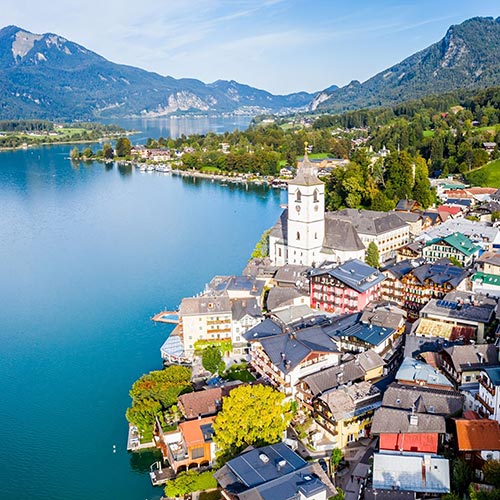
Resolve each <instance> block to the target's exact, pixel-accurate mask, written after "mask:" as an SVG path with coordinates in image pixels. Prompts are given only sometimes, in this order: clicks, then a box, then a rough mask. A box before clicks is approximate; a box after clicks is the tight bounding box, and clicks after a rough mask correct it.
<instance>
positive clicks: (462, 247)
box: [426, 233, 480, 257]
mask: <svg viewBox="0 0 500 500" xmlns="http://www.w3.org/2000/svg"><path fill="white" fill-rule="evenodd" d="M440 242H445V243H447V244H448V245H450V246H452V247H453V248H456V249H457V250H458V251H460V252H461V253H463V254H464V255H465V256H466V257H469V256H471V255H473V254H474V253H476V252H477V251H479V250H480V248H479V247H478V246H476V245H474V243H472V241H471V240H470V239H469V238H467V236H464V235H463V234H462V233H453V234H449V235H448V236H446V237H445V238H435V239H433V240H431V241H429V242H427V244H426V246H430V245H435V244H439V243H440Z"/></svg>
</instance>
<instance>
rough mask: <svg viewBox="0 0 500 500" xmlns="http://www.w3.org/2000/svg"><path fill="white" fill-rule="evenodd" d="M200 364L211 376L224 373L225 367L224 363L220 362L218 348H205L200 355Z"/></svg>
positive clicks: (220, 357)
mask: <svg viewBox="0 0 500 500" xmlns="http://www.w3.org/2000/svg"><path fill="white" fill-rule="evenodd" d="M201 364H202V365H203V368H205V370H208V371H209V372H210V373H212V374H213V373H215V372H220V371H224V368H225V365H224V361H222V353H221V351H220V348H219V347H218V346H216V345H209V346H208V347H205V349H203V353H202V355H201Z"/></svg>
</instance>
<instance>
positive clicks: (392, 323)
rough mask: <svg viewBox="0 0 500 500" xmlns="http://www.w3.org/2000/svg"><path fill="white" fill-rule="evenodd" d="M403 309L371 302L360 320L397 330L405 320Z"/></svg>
mask: <svg viewBox="0 0 500 500" xmlns="http://www.w3.org/2000/svg"><path fill="white" fill-rule="evenodd" d="M405 317H406V314H405V312H404V311H403V310H401V309H398V308H396V307H391V306H383V305H377V304H376V303H373V302H372V303H371V304H369V305H368V306H367V307H366V308H365V309H364V310H363V312H362V314H361V319H360V321H361V322H362V323H365V324H369V325H374V326H380V327H383V328H391V329H393V330H397V329H398V328H400V327H401V326H402V325H403V324H404V322H405Z"/></svg>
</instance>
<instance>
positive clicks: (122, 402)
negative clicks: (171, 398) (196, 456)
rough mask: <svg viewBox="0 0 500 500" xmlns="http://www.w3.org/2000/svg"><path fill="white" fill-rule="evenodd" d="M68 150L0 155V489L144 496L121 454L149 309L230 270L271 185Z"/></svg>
mask: <svg viewBox="0 0 500 500" xmlns="http://www.w3.org/2000/svg"><path fill="white" fill-rule="evenodd" d="M228 128H229V129H230V127H228ZM195 131H196V130H195ZM202 131H206V130H203V129H202ZM184 133H185V132H184ZM151 135H153V136H154V135H157V134H151ZM134 142H135V141H134ZM70 149H71V146H69V145H60V146H51V147H41V148H37V149H28V150H19V151H12V152H5V153H0V234H1V238H0V300H1V307H0V340H1V342H2V350H1V359H0V361H1V362H0V392H1V395H2V399H1V402H0V417H1V418H0V422H1V424H2V431H3V436H2V450H1V451H2V453H1V455H0V498H2V499H23V500H24V499H29V500H38V499H40V500H41V499H44V500H47V499H51V500H59V499H60V500H67V499H69V498H71V499H72V500H104V499H106V500H109V499H120V500H144V499H149V500H152V499H158V498H159V497H160V495H161V493H162V490H161V489H158V488H156V489H155V488H153V487H152V486H151V485H150V482H149V476H148V474H147V473H148V471H149V466H150V464H151V463H152V462H154V461H155V460H156V456H155V455H154V454H152V453H143V454H129V453H127V451H126V449H125V448H126V437H127V422H126V420H125V417H124V412H125V409H126V408H127V406H128V405H129V402H130V399H129V396H128V391H129V388H130V386H131V384H132V382H133V381H134V380H135V379H137V378H138V377H139V376H140V375H142V374H143V373H145V372H148V371H150V370H152V369H158V368H160V367H161V359H160V353H159V348H160V346H161V345H162V343H163V342H164V340H165V339H166V338H167V336H168V334H169V332H170V327H169V326H167V325H155V324H154V323H152V322H151V320H150V317H151V316H152V315H153V314H155V313H156V312H158V311H160V310H162V309H163V308H169V309H170V308H175V307H177V306H178V304H179V303H180V300H181V299H182V297H184V296H190V295H193V294H195V293H197V292H199V291H200V290H202V289H203V287H204V285H205V284H206V283H207V282H208V281H209V280H210V279H211V278H212V276H214V275H215V274H233V273H239V272H240V271H241V270H242V269H243V267H244V266H245V264H246V261H247V259H248V256H249V255H250V253H251V251H252V249H253V247H254V245H255V242H256V241H257V240H258V238H259V237H260V235H261V233H262V232H263V231H264V230H265V229H267V228H268V227H270V226H271V225H272V224H273V223H274V222H275V220H276V218H277V216H278V214H279V212H280V206H279V205H280V202H282V201H283V200H282V197H283V193H282V192H280V191H278V192H276V191H270V190H267V189H266V188H262V187H253V188H248V190H246V189H245V188H244V187H236V186H227V187H224V186H220V185H219V184H217V183H212V182H210V181H206V180H203V179H197V180H196V181H195V180H193V179H187V178H181V177H174V176H172V175H165V174H159V173H148V174H144V173H140V172H139V171H136V170H133V169H130V168H126V167H125V168H123V167H120V168H118V167H117V166H115V165H112V166H107V167H105V166H103V165H101V164H97V163H95V164H90V165H84V164H80V165H76V166H75V165H72V164H71V163H70V162H69V160H68V159H67V157H68V155H69V151H70ZM113 445H116V450H117V451H116V453H113Z"/></svg>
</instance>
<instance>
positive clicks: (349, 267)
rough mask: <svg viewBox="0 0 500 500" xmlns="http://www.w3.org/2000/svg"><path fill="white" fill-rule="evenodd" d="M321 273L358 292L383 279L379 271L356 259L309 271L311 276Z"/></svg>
mask: <svg viewBox="0 0 500 500" xmlns="http://www.w3.org/2000/svg"><path fill="white" fill-rule="evenodd" d="M323 274H329V275H330V276H332V277H334V278H336V279H338V280H339V281H341V282H342V283H344V284H345V285H347V286H348V287H349V288H352V289H353V290H356V291H357V292H359V293H362V292H365V291H367V290H369V289H370V288H372V287H373V286H375V285H378V284H379V283H381V282H382V281H384V279H385V276H384V275H383V274H382V273H381V272H380V271H378V270H377V269H375V268H373V267H371V266H369V265H368V264H365V263H364V262H361V261H360V260H358V259H351V260H348V261H347V262H344V263H343V264H340V265H339V266H337V267H333V268H332V267H318V268H316V269H313V270H312V271H311V276H321V275H323Z"/></svg>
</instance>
